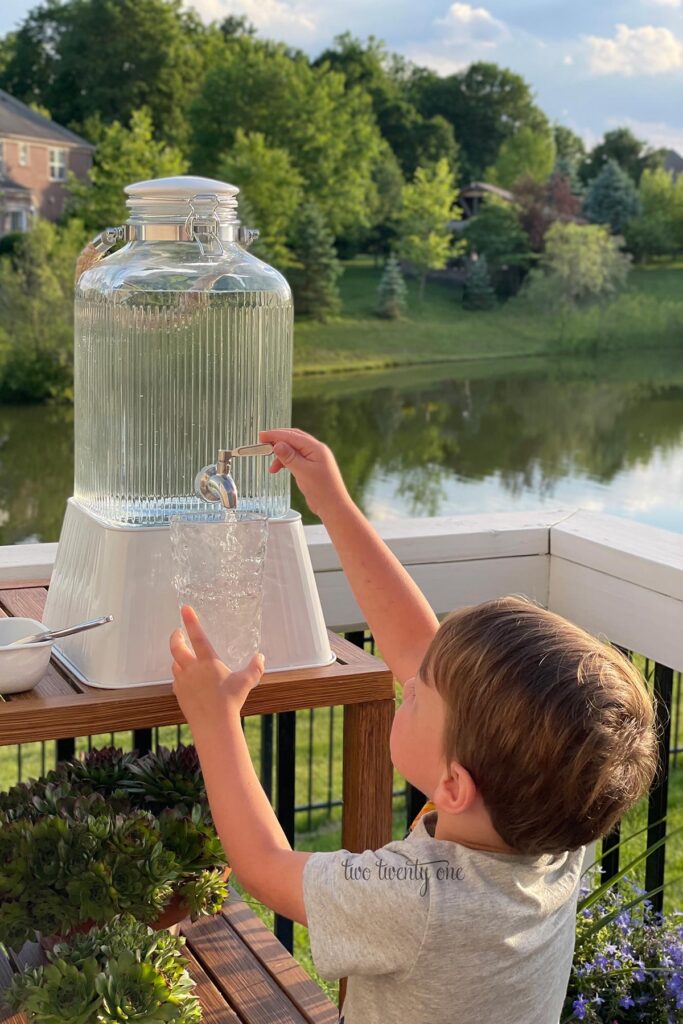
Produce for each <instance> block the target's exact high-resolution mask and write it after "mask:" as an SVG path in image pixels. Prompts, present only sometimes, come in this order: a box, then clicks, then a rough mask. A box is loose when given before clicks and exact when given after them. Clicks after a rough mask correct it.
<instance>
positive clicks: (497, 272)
mask: <svg viewBox="0 0 683 1024" xmlns="http://www.w3.org/2000/svg"><path fill="white" fill-rule="evenodd" d="M464 234H465V240H466V242H467V245H468V248H469V250H470V252H472V253H476V254H477V256H479V258H480V259H481V258H482V257H486V263H487V268H488V271H489V273H490V274H491V276H492V279H493V283H494V285H495V288H496V292H497V294H498V295H499V296H500V297H504V296H506V295H510V294H514V293H515V292H516V291H518V289H519V287H520V285H521V283H522V281H523V279H524V275H525V273H526V271H527V269H528V267H529V262H530V258H531V254H530V250H529V239H528V237H527V235H526V233H525V232H524V231H523V230H522V227H521V225H520V223H519V217H518V215H517V210H516V209H515V208H514V207H513V206H509V205H507V204H506V205H503V204H499V203H493V202H487V203H485V204H484V207H483V209H482V211H481V213H479V214H478V216H476V217H473V218H472V220H470V221H468V222H467V224H466V225H465V232H464Z"/></svg>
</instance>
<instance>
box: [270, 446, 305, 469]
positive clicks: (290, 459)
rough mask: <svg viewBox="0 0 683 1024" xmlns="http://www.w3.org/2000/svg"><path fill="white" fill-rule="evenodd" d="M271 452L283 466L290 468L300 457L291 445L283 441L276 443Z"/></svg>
mask: <svg viewBox="0 0 683 1024" xmlns="http://www.w3.org/2000/svg"><path fill="white" fill-rule="evenodd" d="M273 451H274V452H275V454H276V455H277V458H278V461H279V462H280V464H281V465H283V466H291V465H292V463H294V462H296V461H297V460H299V459H300V458H301V456H300V455H299V454H298V453H297V452H295V450H294V449H293V448H292V446H291V444H287V443H286V442H285V441H278V442H277V444H276V445H275V446H274V448H273Z"/></svg>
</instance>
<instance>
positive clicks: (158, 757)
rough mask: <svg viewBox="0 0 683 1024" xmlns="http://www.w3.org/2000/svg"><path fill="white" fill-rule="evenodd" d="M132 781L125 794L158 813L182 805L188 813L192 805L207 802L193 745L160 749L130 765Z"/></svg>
mask: <svg viewBox="0 0 683 1024" xmlns="http://www.w3.org/2000/svg"><path fill="white" fill-rule="evenodd" d="M130 770H131V775H132V780H131V781H130V782H129V783H128V784H127V789H128V792H129V793H131V794H135V795H136V796H137V797H138V798H141V799H142V800H143V801H144V803H145V805H147V806H149V807H150V808H151V809H153V810H155V811H157V812H159V811H163V810H164V809H165V808H166V807H181V806H184V807H185V808H186V809H187V811H188V813H189V811H190V810H191V808H192V806H193V805H194V804H200V803H206V789H205V787H204V779H203V777H202V770H201V767H200V765H199V757H198V755H197V751H196V749H195V748H194V746H189V747H186V746H184V745H183V744H182V743H181V744H180V745H179V746H178V747H176V748H175V749H174V750H169V749H168V748H167V747H159V749H158V750H157V751H156V752H153V753H149V754H146V755H145V756H144V757H141V758H140V759H139V761H136V762H135V763H133V764H131V766H130Z"/></svg>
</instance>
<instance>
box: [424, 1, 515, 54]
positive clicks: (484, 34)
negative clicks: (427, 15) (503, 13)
mask: <svg viewBox="0 0 683 1024" xmlns="http://www.w3.org/2000/svg"><path fill="white" fill-rule="evenodd" d="M434 24H435V26H436V28H437V29H438V30H439V31H440V32H442V33H445V40H444V41H445V42H446V43H456V44H458V45H462V44H463V43H482V44H484V45H485V46H495V44H496V43H497V42H499V41H500V40H501V39H503V38H505V37H506V36H507V29H506V27H505V25H504V24H503V22H502V21H498V19H497V18H494V17H493V15H492V14H491V12H490V11H487V10H486V8H485V7H472V6H471V5H470V4H463V3H454V4H451V6H450V7H449V8H448V11H447V12H446V15H445V16H444V17H443V18H436V19H435V20H434Z"/></svg>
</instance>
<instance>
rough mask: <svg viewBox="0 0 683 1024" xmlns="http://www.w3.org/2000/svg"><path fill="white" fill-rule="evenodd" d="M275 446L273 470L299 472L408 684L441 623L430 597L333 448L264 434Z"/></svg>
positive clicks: (282, 433) (380, 641)
mask: <svg viewBox="0 0 683 1024" xmlns="http://www.w3.org/2000/svg"><path fill="white" fill-rule="evenodd" d="M260 439H261V441H269V442H270V443H271V444H272V445H274V448H275V456H276V458H275V460H274V462H273V464H272V465H271V467H270V470H271V472H273V473H277V472H279V471H280V470H281V469H282V467H283V466H284V467H286V468H287V469H289V470H290V471H291V473H292V474H293V476H294V478H295V480H296V482H297V484H298V486H299V489H300V490H301V492H302V493H303V495H304V497H305V498H306V502H307V503H308V506H309V508H310V509H311V511H312V512H314V513H315V514H316V515H317V516H319V517H320V519H321V520H322V521H323V523H324V525H325V527H326V528H327V532H328V533H329V535H330V540H331V541H332V543H333V544H334V546H335V549H336V551H337V554H338V555H339V559H340V561H341V564H342V568H343V569H344V572H345V574H346V577H347V579H348V581H349V584H350V586H351V590H352V591H353V594H354V597H355V598H356V600H357V602H358V604H359V606H360V608H361V610H362V612H363V615H364V616H365V619H366V621H367V623H368V626H369V627H370V629H371V631H372V633H373V635H374V637H375V640H376V642H377V646H378V648H379V650H380V651H381V654H382V657H383V658H384V659H385V661H386V662H387V664H388V665H389V668H390V669H391V670H392V672H393V673H394V675H395V676H396V678H397V679H398V680H399V681H400V682H401V683H405V682H406V680H408V679H410V678H412V676H414V675H415V673H416V672H417V670H418V669H419V667H420V662H421V661H422V658H423V655H424V653H425V651H426V650H427V647H428V646H429V644H430V642H431V640H432V637H433V636H434V634H435V633H436V631H437V629H438V628H439V622H438V619H437V617H436V615H435V614H434V612H433V611H432V609H431V607H430V606H429V603H428V601H427V599H426V598H425V596H424V594H423V593H422V591H421V590H420V588H419V587H418V586H417V584H416V583H415V582H414V580H413V579H412V577H411V576H410V574H409V573H408V572H407V571H406V569H404V567H403V566H402V565H401V563H400V562H399V560H398V558H396V556H395V555H394V554H393V552H392V551H391V550H390V549H389V547H388V546H387V545H386V544H385V543H384V541H383V540H382V539H381V537H379V535H378V534H377V533H376V531H375V530H374V529H373V528H372V526H371V525H370V523H369V522H368V521H367V519H366V518H365V516H364V515H363V513H362V512H361V511H360V509H359V508H358V507H357V506H356V505H355V504H354V502H353V501H352V500H351V497H350V495H349V493H348V491H347V489H346V486H345V484H344V481H343V480H342V477H341V473H340V472H339V467H338V466H337V463H336V462H335V459H334V455H333V454H332V452H331V451H330V449H329V448H328V447H327V446H326V445H324V444H323V443H322V442H321V441H318V440H316V438H314V437H311V435H310V434H306V433H304V432H303V431H302V430H294V429H292V430H284V429H283V430H264V431H262V432H261V434H260Z"/></svg>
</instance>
